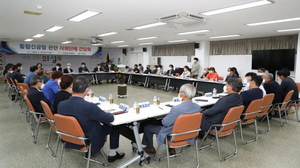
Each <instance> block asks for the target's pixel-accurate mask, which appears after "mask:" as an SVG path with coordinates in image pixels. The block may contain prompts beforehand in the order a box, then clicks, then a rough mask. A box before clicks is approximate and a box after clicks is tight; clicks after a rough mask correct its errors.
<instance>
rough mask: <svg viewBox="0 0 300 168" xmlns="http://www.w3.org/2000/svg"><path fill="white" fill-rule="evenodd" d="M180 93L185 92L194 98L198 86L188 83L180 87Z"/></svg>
mask: <svg viewBox="0 0 300 168" xmlns="http://www.w3.org/2000/svg"><path fill="white" fill-rule="evenodd" d="M179 93H184V94H185V97H186V98H188V99H192V98H193V97H194V96H195V94H196V88H195V87H194V86H193V85H192V84H190V83H186V84H184V85H182V86H181V87H180V89H179Z"/></svg>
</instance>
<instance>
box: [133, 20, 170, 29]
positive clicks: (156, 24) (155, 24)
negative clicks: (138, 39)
mask: <svg viewBox="0 0 300 168" xmlns="http://www.w3.org/2000/svg"><path fill="white" fill-rule="evenodd" d="M165 24H167V23H164V22H156V23H151V24H146V25H142V26H136V27H133V28H132V29H136V30H140V29H146V28H150V27H155V26H161V25H165Z"/></svg>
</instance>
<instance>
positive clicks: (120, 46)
mask: <svg viewBox="0 0 300 168" xmlns="http://www.w3.org/2000/svg"><path fill="white" fill-rule="evenodd" d="M128 46H129V45H119V46H118V47H128Z"/></svg>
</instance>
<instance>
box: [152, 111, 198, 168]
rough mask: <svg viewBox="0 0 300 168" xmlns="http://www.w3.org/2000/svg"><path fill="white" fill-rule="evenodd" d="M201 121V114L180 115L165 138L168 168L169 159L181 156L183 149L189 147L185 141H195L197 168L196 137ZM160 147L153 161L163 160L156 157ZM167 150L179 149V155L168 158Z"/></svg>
mask: <svg viewBox="0 0 300 168" xmlns="http://www.w3.org/2000/svg"><path fill="white" fill-rule="evenodd" d="M201 121H202V113H192V114H183V115H180V116H179V117H178V118H177V119H176V121H175V123H174V126H173V129H172V132H171V133H170V134H169V135H168V136H167V138H166V141H165V144H166V145H165V146H166V152H167V157H165V158H167V160H168V168H169V167H170V160H169V159H170V157H175V156H178V155H180V154H181V151H182V149H183V147H185V146H188V145H190V143H189V142H188V141H186V140H189V139H195V150H196V158H197V163H198V164H197V166H196V167H199V165H200V163H199V156H198V142H197V140H196V138H197V137H198V133H199V131H200V130H201V129H200V126H201ZM160 146H161V145H158V147H157V152H156V155H155V160H162V159H165V158H159V159H157V157H158V151H159V149H160ZM169 148H181V151H180V153H178V154H175V155H172V156H169V151H168V149H169Z"/></svg>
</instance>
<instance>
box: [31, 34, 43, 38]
mask: <svg viewBox="0 0 300 168" xmlns="http://www.w3.org/2000/svg"><path fill="white" fill-rule="evenodd" d="M43 36H45V34H36V35H34V36H32V37H34V38H40V37H43Z"/></svg>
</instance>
